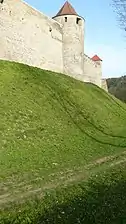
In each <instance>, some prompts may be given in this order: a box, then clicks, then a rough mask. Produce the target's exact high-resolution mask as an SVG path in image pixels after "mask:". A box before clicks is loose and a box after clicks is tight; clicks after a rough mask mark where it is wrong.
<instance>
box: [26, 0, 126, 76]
mask: <svg viewBox="0 0 126 224" xmlns="http://www.w3.org/2000/svg"><path fill="white" fill-rule="evenodd" d="M25 2H27V3H28V4H30V5H31V6H33V7H34V8H36V9H38V10H39V11H41V12H42V13H44V14H46V15H48V16H50V17H52V16H54V15H56V13H57V12H58V11H59V10H60V8H61V7H62V6H63V4H64V3H65V0H46V1H45V0H25ZM69 2H70V3H71V4H72V6H73V7H74V9H75V11H76V12H77V13H78V14H79V15H80V16H82V17H84V18H85V41H84V51H85V54H88V55H89V56H90V57H92V56H94V55H95V54H97V55H98V56H99V57H100V58H101V59H102V60H103V65H102V68H103V69H102V70H103V77H104V78H108V77H119V76H123V75H126V62H125V60H126V37H124V35H125V32H124V31H123V30H121V29H120V27H119V24H118V21H117V15H116V13H115V12H114V8H113V6H112V0H105V1H104V0H95V1H94V0H70V1H69Z"/></svg>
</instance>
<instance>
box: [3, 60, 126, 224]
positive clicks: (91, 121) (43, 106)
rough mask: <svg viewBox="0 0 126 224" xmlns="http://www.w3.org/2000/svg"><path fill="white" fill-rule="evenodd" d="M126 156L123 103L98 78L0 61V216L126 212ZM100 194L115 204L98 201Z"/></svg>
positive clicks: (57, 219)
mask: <svg viewBox="0 0 126 224" xmlns="http://www.w3.org/2000/svg"><path fill="white" fill-rule="evenodd" d="M125 162H126V105H125V104H123V103H122V102H121V101H119V100H117V99H115V98H114V97H112V96H111V95H109V94H107V93H106V92H105V91H104V90H102V89H100V88H99V87H97V86H95V85H92V84H84V83H83V82H79V81H76V80H74V79H72V78H70V77H68V76H65V75H62V74H57V73H54V72H50V71H44V70H41V69H38V68H33V67H29V66H27V65H23V64H18V63H12V62H5V61H0V209H1V216H0V218H1V219H0V221H1V222H0V223H16V224H17V223H23V224H24V223H25V224H26V223H35V224H37V223H51V224H52V223H95V222H94V219H95V221H96V223H103V222H102V221H103V216H109V220H111V221H113V220H114V222H113V223H116V221H117V219H118V216H119V214H120V211H121V217H122V216H123V217H124V214H125V212H126V209H125V208H126V206H124V204H121V203H126V200H125V199H126V198H125V196H124V197H123V200H121V196H120V193H121V194H122V192H124V191H125V190H124V185H125V180H126V179H125V175H126V173H125ZM120 171H121V172H120ZM115 183H116V184H115ZM120 184H121V185H120ZM119 189H121V190H120V191H119ZM125 189H126V188H125ZM91 192H92V193H91ZM110 192H111V193H112V194H111V196H110ZM115 192H116V193H117V194H115V195H117V198H116V196H115V197H114V198H113V194H114V193H115ZM119 192H120V193H119ZM108 195H109V198H108ZM101 198H102V199H101ZM110 199H111V200H110ZM102 200H103V201H104V203H106V201H107V202H108V203H107V206H108V205H110V204H111V203H116V202H117V201H118V203H117V204H118V207H117V208H115V207H114V205H113V204H112V206H111V208H109V210H108V207H107V206H106V204H103V208H102V209H101V206H102ZM113 200H115V201H113ZM120 200H121V201H120ZM94 205H95V206H94ZM94 207H95V210H94ZM109 207H110V206H109ZM122 208H123V209H122ZM99 209H100V210H99ZM78 212H79V213H78ZM93 212H94V213H93ZM109 213H110V214H109ZM78 214H79V215H78ZM84 219H85V221H84ZM80 220H81V222H80ZM100 220H101V221H100ZM108 223H109V222H108ZM111 223H112V222H111ZM117 223H119V222H117Z"/></svg>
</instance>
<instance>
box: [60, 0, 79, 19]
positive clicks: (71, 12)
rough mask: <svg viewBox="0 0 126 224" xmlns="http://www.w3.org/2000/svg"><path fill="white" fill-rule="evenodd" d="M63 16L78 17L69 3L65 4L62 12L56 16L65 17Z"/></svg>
mask: <svg viewBox="0 0 126 224" xmlns="http://www.w3.org/2000/svg"><path fill="white" fill-rule="evenodd" d="M63 15H76V16H78V14H77V13H76V11H75V9H74V8H73V7H72V5H71V4H70V3H69V2H68V1H66V2H65V4H64V5H63V6H62V8H61V9H60V11H59V12H58V13H57V14H56V16H63Z"/></svg>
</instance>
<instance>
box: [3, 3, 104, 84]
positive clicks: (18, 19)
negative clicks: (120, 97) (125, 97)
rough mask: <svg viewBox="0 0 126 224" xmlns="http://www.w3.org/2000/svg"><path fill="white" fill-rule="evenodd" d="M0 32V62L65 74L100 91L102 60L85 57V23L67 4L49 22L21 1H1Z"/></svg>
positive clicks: (48, 18) (46, 17)
mask: <svg viewBox="0 0 126 224" xmlns="http://www.w3.org/2000/svg"><path fill="white" fill-rule="evenodd" d="M0 30H1V32H0V40H1V41H0V49H1V51H0V58H1V59H5V60H10V61H17V62H21V63H24V64H28V65H31V66H36V67H40V68H43V69H47V70H52V71H56V72H60V73H64V74H66V75H69V76H72V77H74V78H76V79H78V80H81V81H84V82H91V83H94V84H96V85H98V86H100V87H102V60H101V59H100V58H99V57H98V56H97V55H95V56H94V57H92V58H90V57H89V56H87V55H86V54H84V30H85V20H84V18H82V17H81V16H79V15H78V14H77V13H76V11H75V9H74V8H73V7H72V6H71V4H70V3H69V2H66V3H65V4H64V5H63V7H62V8H61V9H60V11H59V12H58V13H57V15H56V16H54V17H53V18H50V17H48V16H46V15H44V14H42V13H41V12H39V11H37V10H36V9H34V8H32V7H31V6H29V5H28V4H26V3H25V2H23V1H21V0H3V1H1V3H0ZM104 84H105V82H104Z"/></svg>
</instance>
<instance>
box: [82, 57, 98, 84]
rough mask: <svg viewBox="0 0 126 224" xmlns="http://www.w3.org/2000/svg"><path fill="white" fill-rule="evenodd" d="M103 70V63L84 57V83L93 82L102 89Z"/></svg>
mask: <svg viewBox="0 0 126 224" xmlns="http://www.w3.org/2000/svg"><path fill="white" fill-rule="evenodd" d="M101 78H102V68H101V63H100V62H99V64H98V63H97V62H94V61H93V60H92V59H91V58H90V57H88V56H87V55H84V81H85V82H91V83H94V84H95V85H98V86H99V87H101Z"/></svg>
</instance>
